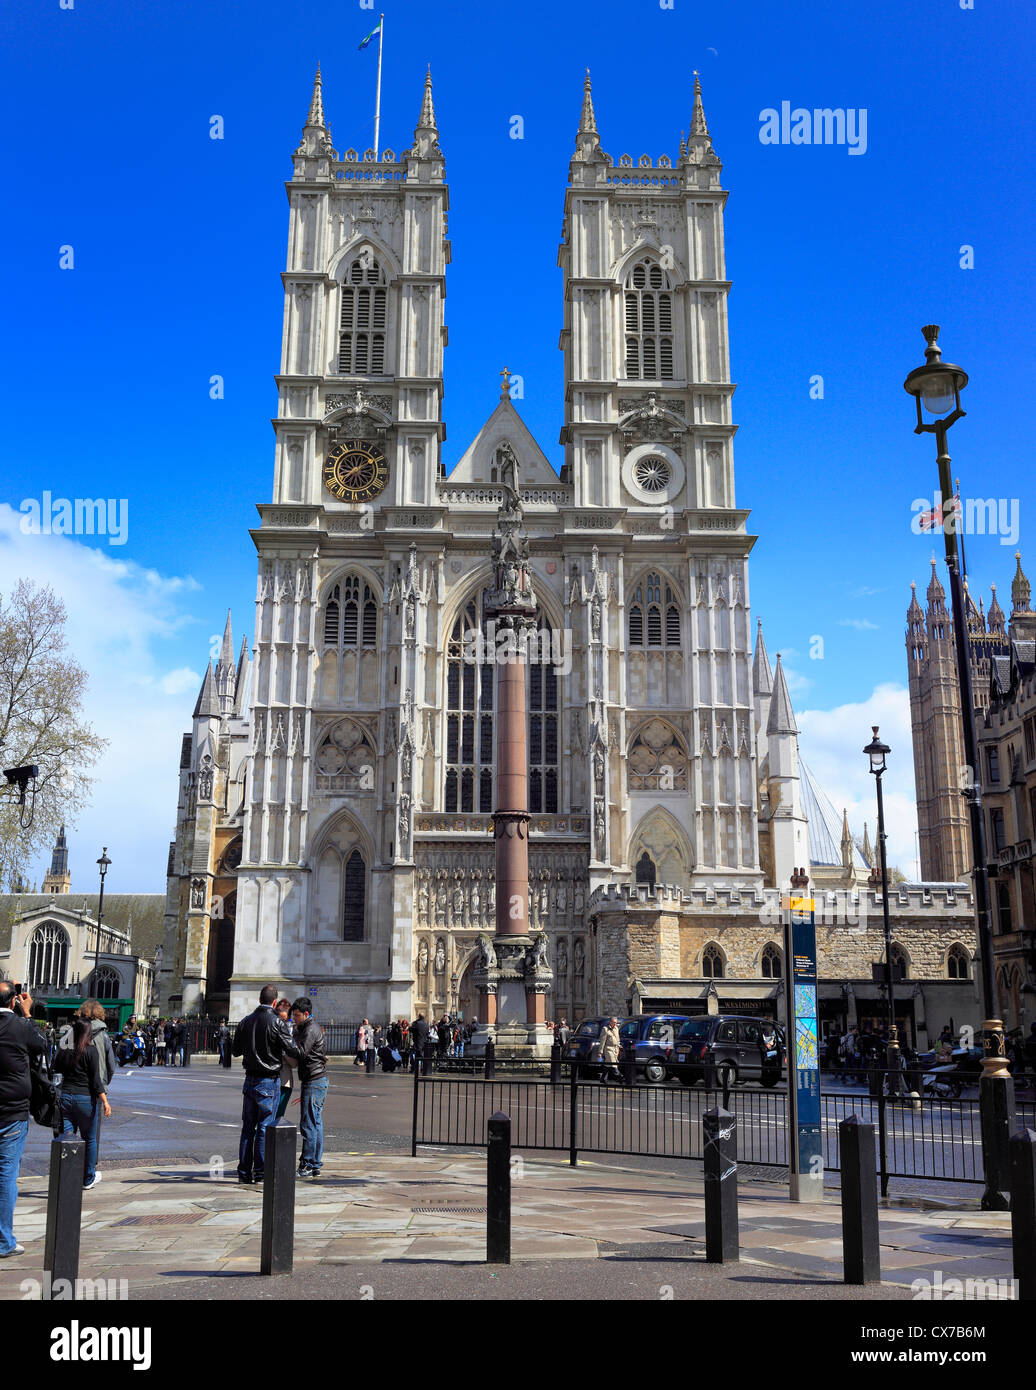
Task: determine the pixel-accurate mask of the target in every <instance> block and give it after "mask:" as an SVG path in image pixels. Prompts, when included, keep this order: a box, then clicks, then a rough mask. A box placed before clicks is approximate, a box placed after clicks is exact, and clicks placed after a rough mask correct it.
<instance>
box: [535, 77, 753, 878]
mask: <svg viewBox="0 0 1036 1390" xmlns="http://www.w3.org/2000/svg"><path fill="white" fill-rule="evenodd" d="M720 170H721V165H720V161H719V159H718V157H717V155H716V152H715V150H714V149H713V145H712V138H711V136H710V134H709V130H708V126H707V124H706V120H705V113H704V110H703V106H702V98H701V87H700V84H699V82H698V80H697V78H696V79H695V89H694V108H693V113H692V117H691V123H690V136H689V138H688V139H686V140H684V139H683V138H682V137H681V141H680V149H679V155H678V157H677V159H676V161H675V162H674V161H673V160H671V159H670V157H669V156H668V155H662V156H660V158H659V159H658V160H657V162H653V161H652V160H651V159H650V158H649V157H648V156H647V155H643V156H642V157H641V158H640V159H639V160H637V162H636V164H634V161H633V159H632V157H631V156H630V155H628V154H624V155H622V156H621V157H620V158H619V160H618V163H617V164H615V163H614V162H613V161H612V159H611V158H610V157H609V156H608V155H607V154H605V153H604V152H603V151H602V149H601V145H600V139H599V136H598V131H597V123H596V117H595V113H594V108H593V102H592V98H591V91H590V79H589V74H587V79H586V84H585V90H584V98H583V109H582V116H581V119H580V124H579V131H578V133H577V136H576V151H575V154H574V156H573V158H572V161H571V165H570V170H569V187H568V190H567V192H566V194H565V220H564V239H563V242H562V245H561V249H560V253H559V264H560V265H561V267H562V270H563V272H564V328H563V332H562V347H563V349H564V353H565V424H564V428H563V430H562V434H561V439H562V442H563V443H564V445H565V465H564V469H563V471H562V481H564V482H566V483H567V484H568V485H569V486H570V487H571V489H572V493H573V497H572V504H573V507H574V509H575V510H574V512H573V514H572V515H571V516H570V517H569V518H568V519H567V525H566V530H568V531H569V532H571V533H574V534H572V536H571V539H569V538H568V537H566V541H567V549H568V550H569V552H570V554H569V557H568V558H567V559H566V563H567V564H569V565H572V566H573V569H575V570H578V571H581V572H584V573H585V572H586V571H587V569H589V570H590V571H591V573H592V574H593V575H594V576H595V577H594V584H593V587H589V586H588V585H587V584H586V582H585V581H584V582H583V584H582V588H579V586H576V587H577V589H578V591H579V592H578V596H579V603H578V604H577V605H574V607H573V622H574V623H575V624H577V627H576V637H577V642H580V643H581V644H582V646H583V654H582V660H581V661H580V663H579V665H578V667H577V670H576V672H575V674H574V682H573V683H574V685H575V690H574V691H573V692H572V695H573V701H574V702H575V701H578V703H579V704H580V706H582V707H583V708H585V710H586V711H587V716H588V724H587V735H588V740H589V748H588V754H589V763H588V765H587V764H583V765H582V766H578V767H577V768H576V770H575V773H574V776H575V779H576V788H577V791H576V794H577V796H578V797H579V798H580V800H582V801H584V802H585V804H586V805H587V806H588V808H589V809H590V810H591V813H592V819H593V834H592V842H591V851H590V868H591V881H592V882H593V883H594V884H595V885H596V884H601V883H604V882H606V881H609V880H611V879H613V878H615V876H616V875H617V874H618V875H626V874H630V873H632V874H634V875H635V876H636V878H637V880H638V881H648V882H650V881H654V879H655V878H657V879H658V880H659V881H663V880H664V881H666V882H671V883H684V884H687V885H688V886H690V885H691V884H693V883H695V882H704V881H705V880H711V878H712V877H714V876H715V875H716V874H717V873H719V874H721V875H722V877H723V880H724V881H726V882H738V883H741V884H742V885H744V886H748V885H750V884H753V883H755V884H758V883H760V882H761V876H760V864H759V854H758V828H757V819H756V818H757V811H756V767H755V749H754V734H753V728H752V722H753V710H752V690H751V685H750V680H749V663H750V661H751V645H750V640H749V614H748V565H747V559H748V554H749V551H750V550H751V548H752V545H753V543H754V537H751V536H749V535H747V534H746V530H745V523H746V520H747V517H748V513H747V512H746V511H741V510H738V509H737V508H736V506H735V500H734V466H733V438H734V432H735V428H736V427H735V425H734V423H733V420H732V415H731V403H732V397H733V393H734V385H733V383H732V382H731V380H730V357H729V346H728V332H727V293H728V291H729V288H730V286H729V282H728V281H727V280H726V278H725V277H726V266H725V261H724V235H723V208H724V204H725V203H726V199H727V194H726V192H725V191H724V189H723V188H722V187H721V186H720ZM591 527H592V528H593V535H594V539H595V542H596V544H595V546H594V548H593V551H592V556H590V557H588V556H587V555H586V553H585V550H583V552H582V553H580V547H579V545H578V541H577V539H576V538H577V537H578V534H579V532H580V530H581V529H582V528H591ZM588 559H589V560H590V563H589V565H588V563H587V562H588Z"/></svg>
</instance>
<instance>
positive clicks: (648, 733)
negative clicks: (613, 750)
mask: <svg viewBox="0 0 1036 1390" xmlns="http://www.w3.org/2000/svg"><path fill="white" fill-rule="evenodd" d="M626 766H627V769H628V777H629V789H630V791H631V792H645V791H663V792H672V791H684V790H685V789H686V787H687V753H686V751H685V749H684V746H683V741H682V739H681V738H680V736H679V735H678V734H677V733H676V732H675V731H674V730H673V728H672V727H671V726H670V725H669V724H667V723H666V721H665V720H664V719H652V720H650V721H649V722H648V723H647V724H644V725H642V726H641V727H640V728H639V729H638V730H637V732H636V734H635V735H634V737H633V742H632V743H631V744H630V751H629V757H628V759H627V761H626Z"/></svg>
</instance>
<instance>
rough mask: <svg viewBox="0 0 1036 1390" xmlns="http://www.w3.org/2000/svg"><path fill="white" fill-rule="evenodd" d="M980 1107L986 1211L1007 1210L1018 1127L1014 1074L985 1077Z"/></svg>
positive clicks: (983, 1198)
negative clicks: (1011, 1148)
mask: <svg viewBox="0 0 1036 1390" xmlns="http://www.w3.org/2000/svg"><path fill="white" fill-rule="evenodd" d="M978 1110H979V1118H980V1121H981V1126H982V1168H983V1172H984V1174H985V1180H986V1188H985V1191H984V1192H983V1193H982V1210H983V1211H1006V1210H1007V1208H1008V1205H1009V1203H1008V1199H1007V1193H1008V1192H1009V1190H1010V1183H1011V1171H1010V1158H1009V1145H1010V1139H1011V1135H1012V1134H1014V1133H1015V1132H1016V1130H1017V1129H1018V1111H1017V1108H1016V1106H1015V1099H1014V1080H1013V1078H1012V1077H1010V1076H1003V1077H1001V1076H992V1077H989V1076H983V1077H981V1078H980V1079H979V1083H978Z"/></svg>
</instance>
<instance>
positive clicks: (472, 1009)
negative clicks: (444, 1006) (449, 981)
mask: <svg viewBox="0 0 1036 1390" xmlns="http://www.w3.org/2000/svg"><path fill="white" fill-rule="evenodd" d="M477 959H478V957H477V956H472V957H471V959H470V960H469V961H468V963H467V966H466V967H465V969H464V973H463V975H461V977H460V984H459V985H458V986H457V1012H458V1013H460V1014H462V1015H463V1017H464V1022H465V1023H470V1022H471V1020H472V1019H473V1018H477V1017H478V990H477V989H476V988H475V979H474V975H475V961H476V960H477Z"/></svg>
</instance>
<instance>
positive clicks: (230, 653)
mask: <svg viewBox="0 0 1036 1390" xmlns="http://www.w3.org/2000/svg"><path fill="white" fill-rule="evenodd" d="M219 664H220V665H221V666H226V667H228V668H229V667H231V666H233V664H234V638H233V634H232V632H231V628H230V609H229V608H228V609H227V625H226V627H225V628H224V629H223V645H222V647H221V648H220V652H219Z"/></svg>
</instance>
